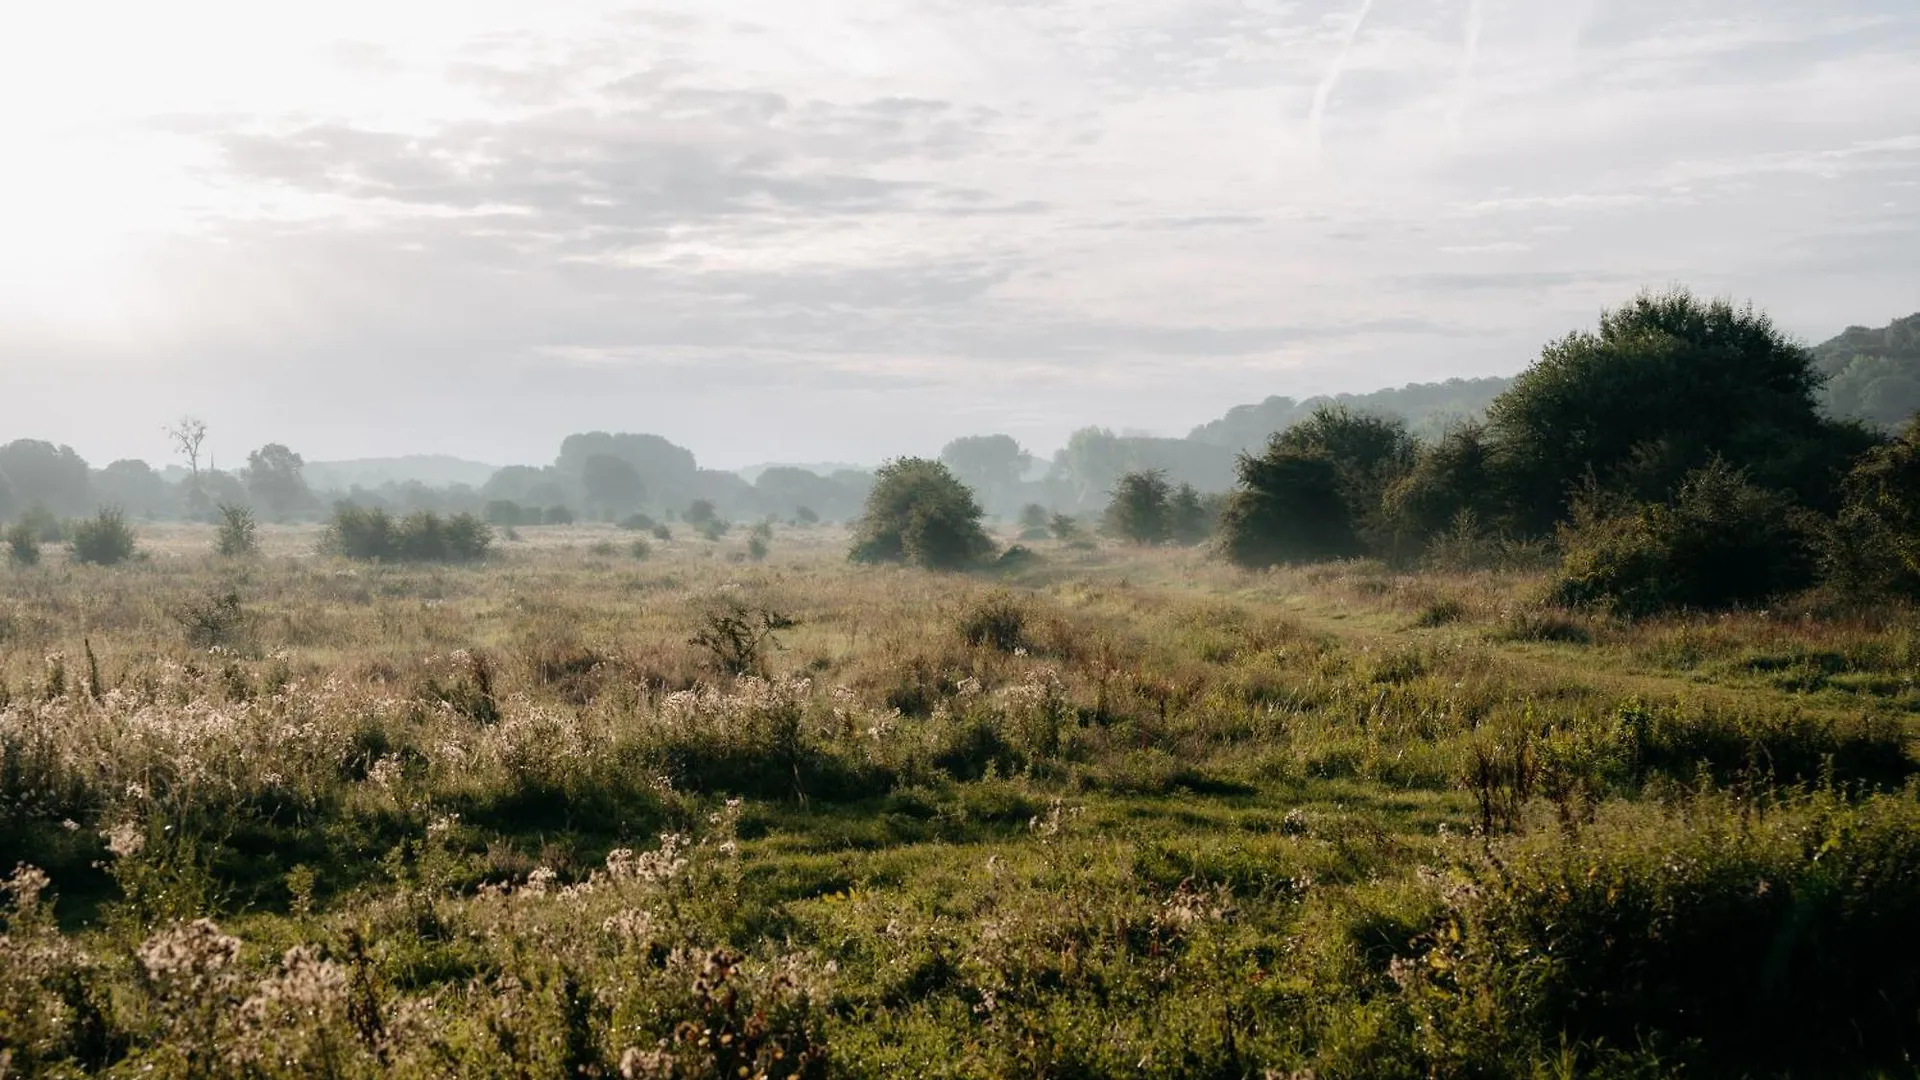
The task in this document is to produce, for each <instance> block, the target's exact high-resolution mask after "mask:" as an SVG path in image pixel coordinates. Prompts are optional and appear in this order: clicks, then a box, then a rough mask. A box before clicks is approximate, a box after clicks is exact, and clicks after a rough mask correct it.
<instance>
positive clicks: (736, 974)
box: [0, 525, 1920, 1078]
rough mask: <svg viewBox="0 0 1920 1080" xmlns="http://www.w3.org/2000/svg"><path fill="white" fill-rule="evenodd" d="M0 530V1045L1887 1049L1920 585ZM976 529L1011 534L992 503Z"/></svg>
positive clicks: (191, 1068)
mask: <svg viewBox="0 0 1920 1080" xmlns="http://www.w3.org/2000/svg"><path fill="white" fill-rule="evenodd" d="M140 533H141V535H140V541H139V543H140V549H141V551H142V552H143V557H142V558H140V559H138V560H136V561H134V562H131V563H128V564H126V565H122V566H119V567H113V568H100V567H91V566H78V565H71V564H69V563H68V562H66V561H65V559H64V557H63V556H61V555H60V554H59V553H57V552H53V551H51V550H50V551H49V553H48V556H47V558H46V559H45V560H44V561H43V563H42V565H40V566H37V567H21V568H14V569H11V570H5V571H0V874H5V873H9V872H10V874H11V876H10V877H9V878H8V879H7V881H6V883H5V889H6V896H5V900H4V905H5V906H4V909H3V910H4V919H5V935H4V936H3V937H0V1076H13V1075H28V1076H62V1075H68V1076H77V1075H83V1074H93V1073H107V1074H111V1075H141V1076H179V1077H201V1076H247V1077H267V1076H317V1075H324V1076H372V1075H398V1076H423V1077H424V1076H449V1075H462V1076H524V1077H548V1076H552V1077H560V1076H625V1077H723V1076H724V1077H748V1076H767V1077H784V1076H807V1077H813V1076H853V1077H869V1076H871V1077H879V1076H928V1077H946V1076H952V1077H976V1076H978V1077H1015V1076H1021V1077H1062V1078H1065V1077H1107V1076H1141V1077H1220V1078H1228V1077H1235V1078H1237V1077H1294V1078H1304V1077H1321V1078H1328V1077H1394V1076H1405V1077H1417V1076H1461V1077H1466V1076H1503V1077H1504V1076H1510V1077H1533V1076H1574V1075H1611V1076H1654V1075H1660V1076H1665V1075H1673V1074H1675V1073H1685V1074H1689V1075H1700V1076H1719V1075H1816V1076H1827V1075H1834V1076H1870V1075H1908V1074H1910V1072H1911V1070H1912V1068H1913V1067H1914V1065H1913V1062H1914V1058H1913V1055H1914V1053H1915V1052H1916V1050H1917V1049H1920V936H1916V935H1915V934H1914V932H1913V930H1914V928H1915V927H1916V926H1920V829H1916V826H1920V788H1917V787H1916V785H1915V783H1914V780H1913V774H1914V764H1915V762H1914V757H1913V752H1912V751H1913V746H1912V735H1913V731H1914V720H1913V717H1914V714H1915V712H1916V710H1917V709H1920V685H1916V673H1920V618H1916V616H1915V614H1914V612H1912V611H1911V610H1909V609H1906V608H1904V607H1897V606H1884V607H1875V608H1871V609H1861V608H1858V607H1848V606H1842V605H1838V604H1836V603H1833V602H1830V601H1824V600H1821V599H1819V598H1818V597H1811V598H1808V599H1805V600H1804V601H1798V602H1794V603H1792V604H1781V605H1776V606H1775V607H1773V608H1771V609H1768V610H1744V611H1737V612H1733V613H1726V614H1715V615H1671V616H1662V617H1658V618H1646V619H1641V620H1634V621H1628V620H1624V619H1615V618H1607V617H1603V616H1600V615H1596V614H1592V613H1582V612H1577V611H1569V610H1563V609H1560V608H1555V607H1552V606H1549V605H1547V604H1546V603H1545V602H1544V601H1543V600H1542V597H1543V596H1544V595H1545V592H1544V588H1543V576H1544V575H1543V574H1541V573H1540V572H1538V571H1534V570H1528V569H1524V568H1523V569H1513V570H1506V571H1498V572H1496V571H1461V572H1437V571H1427V572H1420V573H1412V572H1403V571H1396V570H1393V569H1390V568H1388V567H1386V566H1385V565H1383V564H1380V563H1375V562H1366V561H1350V562H1342V563H1333V564H1326V565H1320V566H1314V567H1306V568H1294V569H1285V568H1282V569H1275V570H1268V571H1245V570H1238V569H1234V568H1232V567H1230V566H1227V565H1225V564H1224V563H1222V562H1221V561H1219V560H1218V559H1214V558H1210V557H1209V556H1208V554H1207V553H1206V552H1204V551H1203V550H1199V549H1164V548H1137V547H1127V546H1116V545H1111V544H1106V543H1099V544H1096V543H1091V542H1082V543H1079V544H1063V543H1057V542H1054V541H1040V542H1032V543H1029V544H1028V547H1030V548H1031V549H1032V550H1031V553H1030V557H1028V558H1026V559H1024V560H1003V561H1002V563H1000V564H999V565H998V568H997V569H995V570H992V571H983V572H977V573H972V574H959V573H934V572H929V571H924V570H918V569H911V568H905V567H872V566H857V565H851V564H849V563H848V561H847V558H846V553H847V547H848V537H847V534H846V533H845V532H844V531H842V530H839V529H835V528H832V527H813V528H785V527H783V528H780V529H778V530H777V531H776V533H775V535H774V537H773V539H772V541H771V543H770V544H769V545H768V550H767V551H766V553H765V555H764V558H759V559H755V558H752V557H750V556H749V554H748V548H747V545H748V542H749V538H748V535H747V534H746V532H745V531H744V530H736V531H734V532H732V533H729V534H726V535H723V536H721V537H720V538H719V539H717V540H711V541H710V540H706V539H701V538H696V537H693V536H692V535H691V534H687V535H685V536H682V537H681V538H678V539H675V540H672V541H666V542H661V541H654V542H652V544H651V545H650V548H649V549H648V550H647V551H646V552H645V557H641V555H640V554H639V553H636V551H635V550H634V548H633V536H634V534H631V533H627V532H623V531H621V530H618V529H615V528H613V527H611V526H577V527H539V528H527V529H523V530H521V531H520V532H519V534H518V535H517V537H515V538H513V539H511V540H506V541H503V542H500V543H498V544H496V546H495V550H494V553H493V554H492V556H491V557H490V558H488V559H487V560H486V561H484V562H482V563H478V564H474V565H463V566H446V565H380V564H359V563H349V562H346V561H344V560H340V559H336V558H332V557H322V556H317V555H314V554H313V551H314V549H315V546H316V541H317V539H318V530H317V529H314V528H294V527H288V528H274V527H266V528H263V529H262V530H261V533H260V540H261V547H262V551H261V553H260V554H259V555H258V556H257V557H252V558H243V559H228V558H221V557H219V556H217V555H215V554H213V553H212V548H213V543H214V541H213V530H212V529H211V528H207V527H203V526H193V525H151V526H143V527H142V528H141V530H140ZM1001 540H1002V542H1003V543H1004V542H1008V541H1009V540H1010V538H1006V537H1003V538H1001Z"/></svg>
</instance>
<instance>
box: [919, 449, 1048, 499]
mask: <svg viewBox="0 0 1920 1080" xmlns="http://www.w3.org/2000/svg"><path fill="white" fill-rule="evenodd" d="M940 461H941V463H942V464H944V465H946V467H947V468H949V469H951V470H952V471H953V475H954V476H955V477H957V478H958V479H959V480H960V482H961V483H963V484H966V485H967V486H969V487H971V488H973V490H974V491H976V492H978V493H979V494H980V497H981V498H983V499H985V500H986V501H987V502H988V503H990V504H993V505H998V504H1000V503H1002V502H1005V501H1006V500H1008V499H1009V498H1014V497H1016V491H1017V488H1018V487H1019V484H1020V482H1021V480H1023V479H1024V478H1025V477H1026V473H1027V469H1028V468H1030V467H1031V466H1032V465H1033V455H1032V454H1029V453H1027V451H1026V450H1025V449H1023V448H1022V447H1021V446H1020V444H1019V443H1018V442H1017V441H1015V440H1014V438H1013V436H1011V435H968V436H966V437H964V438H959V439H955V440H953V441H952V442H950V443H948V444H947V445H946V448H945V449H943V450H941V451H940Z"/></svg>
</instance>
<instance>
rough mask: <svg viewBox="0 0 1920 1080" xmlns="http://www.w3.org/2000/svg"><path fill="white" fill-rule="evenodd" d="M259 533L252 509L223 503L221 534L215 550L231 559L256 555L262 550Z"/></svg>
mask: <svg viewBox="0 0 1920 1080" xmlns="http://www.w3.org/2000/svg"><path fill="white" fill-rule="evenodd" d="M258 531H259V527H258V526H257V525H256V524H255V522H254V520H253V510H252V508H250V507H246V506H239V505H236V504H234V503H221V504H220V533H219V536H218V538H217V539H216V540H215V541H214V548H215V550H217V551H219V552H220V554H221V555H224V556H226V557H227V558H229V559H234V558H239V557H240V556H242V555H253V554H256V553H258V552H259V550H260V540H259V537H258V535H257V533H258Z"/></svg>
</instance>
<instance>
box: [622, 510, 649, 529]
mask: <svg viewBox="0 0 1920 1080" xmlns="http://www.w3.org/2000/svg"><path fill="white" fill-rule="evenodd" d="M658 524H659V522H657V521H655V520H653V518H651V517H648V516H647V515H646V514H630V515H628V516H627V517H625V518H622V519H621V521H620V527H621V528H623V529H626V530H628V531H630V532H650V531H652V530H653V529H654V527H655V526H657V525H658Z"/></svg>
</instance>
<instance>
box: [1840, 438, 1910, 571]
mask: <svg viewBox="0 0 1920 1080" xmlns="http://www.w3.org/2000/svg"><path fill="white" fill-rule="evenodd" d="M1841 490H1842V492H1843V494H1844V498H1845V503H1844V505H1843V506H1842V507H1841V510H1840V513H1839V515H1838V517H1837V519H1836V520H1835V521H1834V522H1833V523H1832V525H1831V526H1830V527H1829V528H1828V529H1827V535H1826V537H1825V540H1824V544H1823V549H1824V550H1823V552H1822V554H1823V560H1822V561H1823V562H1824V564H1825V565H1824V569H1825V572H1826V576H1827V579H1828V580H1829V581H1830V582H1831V583H1832V584H1834V585H1835V586H1836V587H1838V588H1839V589H1841V590H1842V591H1843V592H1846V593H1849V594H1851V595H1853V596H1856V597H1860V598H1863V599H1875V598H1882V597H1886V596H1889V595H1892V596H1903V597H1907V598H1910V599H1920V419H1916V420H1914V421H1913V422H1912V423H1910V424H1909V425H1908V426H1907V429H1906V432H1905V434H1904V435H1902V436H1901V438H1899V439H1898V440H1896V441H1894V442H1891V443H1888V444H1886V445H1884V446H1879V447H1876V448H1874V449H1873V450H1870V451H1868V452H1867V453H1866V454H1864V455H1862V456H1861V458H1860V460H1859V462H1858V463H1857V464H1856V465H1855V466H1854V468H1853V470H1852V471H1851V472H1850V473H1848V474H1847V478H1846V480H1845V482H1844V483H1843V484H1842V486H1841Z"/></svg>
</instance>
